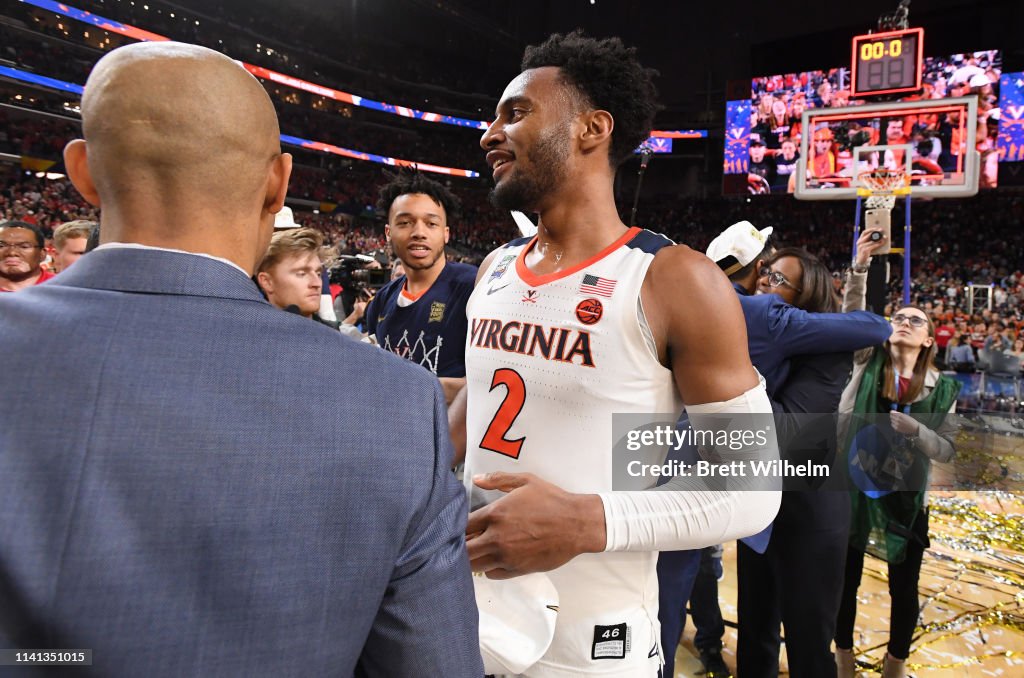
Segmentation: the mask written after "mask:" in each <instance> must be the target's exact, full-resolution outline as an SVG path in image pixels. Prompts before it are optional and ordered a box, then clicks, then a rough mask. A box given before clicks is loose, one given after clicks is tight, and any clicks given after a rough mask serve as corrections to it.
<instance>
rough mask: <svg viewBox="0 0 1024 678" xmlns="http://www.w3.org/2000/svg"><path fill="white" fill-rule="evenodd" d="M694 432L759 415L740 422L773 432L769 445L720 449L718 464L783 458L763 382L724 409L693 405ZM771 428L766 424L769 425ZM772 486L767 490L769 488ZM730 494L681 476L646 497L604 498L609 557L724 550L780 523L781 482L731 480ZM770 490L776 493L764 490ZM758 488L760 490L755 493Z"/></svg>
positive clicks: (690, 410) (640, 493)
mask: <svg viewBox="0 0 1024 678" xmlns="http://www.w3.org/2000/svg"><path fill="white" fill-rule="evenodd" d="M686 412H687V414H688V415H689V417H690V421H691V423H692V424H693V426H694V428H695V429H696V428H704V427H707V428H715V426H716V425H719V424H720V422H715V423H711V422H709V421H708V420H709V419H713V418H715V417H714V416H712V415H715V416H721V415H744V414H760V415H762V416H760V417H753V418H750V419H743V418H741V419H740V421H744V422H747V425H750V423H751V422H754V421H758V422H761V424H759V425H764V426H767V427H768V428H769V429H770V434H769V435H768V444H767V445H763V446H751V447H746V448H743V449H740V450H730V449H729V448H728V447H716V448H715V450H716V452H717V456H718V461H719V462H720V463H729V462H731V461H749V460H752V459H758V460H764V461H772V460H777V459H778V458H779V450H778V445H777V443H776V439H775V431H774V425H773V422H772V419H771V413H772V407H771V402H770V401H769V400H768V394H767V392H766V391H765V386H764V379H761V380H760V383H759V384H758V385H757V386H756V387H754V388H752V389H751V390H749V391H747V392H746V393H743V394H742V395H739V396H737V397H735V398H733V399H732V400H729V401H727V402H722V403H708V404H704V405H688V406H687V407H686ZM766 422H767V423H766ZM766 483H767V484H766ZM728 485H729V487H728V488H727V489H709V487H708V483H707V482H706V481H705V480H704V479H700V478H694V477H690V476H677V477H675V478H673V479H672V480H671V481H669V482H668V483H666V484H664V485H662V486H660V487H657V488H651V489H650V490H645V491H631V492H604V493H601V494H600V495H599V496H600V497H601V501H602V502H603V503H604V519H605V526H606V531H607V535H608V537H607V543H606V545H605V550H606V551H677V550H683V549H697V548H703V547H705V546H712V545H714V544H721V543H722V542H725V541H731V540H733V539H738V538H740V537H748V536H750V535H752V534H757V533H758V532H760V531H761V530H763V529H764V528H765V527H767V526H768V525H769V524H771V522H772V520H774V519H775V514H776V513H778V511H779V502H780V501H781V499H782V493H781V491H779V489H778V487H779V486H780V483H779V482H778V481H776V480H768V481H766V480H765V479H764V478H760V479H754V478H739V479H730V480H729V483H728ZM765 487H770V488H771V489H762V488H765ZM754 488H759V489H754Z"/></svg>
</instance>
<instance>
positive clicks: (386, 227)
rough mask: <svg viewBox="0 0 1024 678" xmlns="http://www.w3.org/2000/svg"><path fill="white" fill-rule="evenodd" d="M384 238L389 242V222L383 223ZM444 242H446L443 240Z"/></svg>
mask: <svg viewBox="0 0 1024 678" xmlns="http://www.w3.org/2000/svg"><path fill="white" fill-rule="evenodd" d="M384 239H385V240H387V241H388V242H391V224H384ZM445 242H448V241H447V240H445Z"/></svg>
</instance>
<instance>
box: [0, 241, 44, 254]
mask: <svg viewBox="0 0 1024 678" xmlns="http://www.w3.org/2000/svg"><path fill="white" fill-rule="evenodd" d="M8 249H10V250H19V251H21V252H31V251H32V250H37V249H39V245H33V244H32V243H30V242H4V241H3V240H0V250H8Z"/></svg>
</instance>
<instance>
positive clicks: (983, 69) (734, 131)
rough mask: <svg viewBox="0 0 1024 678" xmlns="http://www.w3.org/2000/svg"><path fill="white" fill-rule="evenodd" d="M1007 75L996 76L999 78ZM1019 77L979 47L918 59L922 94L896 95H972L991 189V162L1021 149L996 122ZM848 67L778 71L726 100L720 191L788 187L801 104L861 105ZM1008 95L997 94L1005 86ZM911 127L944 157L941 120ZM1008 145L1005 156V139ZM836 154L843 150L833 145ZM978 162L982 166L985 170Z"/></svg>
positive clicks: (984, 175)
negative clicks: (854, 94)
mask: <svg viewBox="0 0 1024 678" xmlns="http://www.w3.org/2000/svg"><path fill="white" fill-rule="evenodd" d="M1007 75H1008V76H1010V77H1004V76H1007ZM1019 75H1021V74H1004V73H1003V72H1002V54H1001V52H1000V51H999V50H985V51H979V52H967V53H963V54H953V55H950V56H947V57H926V58H925V59H924V65H923V77H922V91H921V93H920V94H915V95H912V96H907V97H903V99H902V100H910V99H914V98H916V99H943V98H949V97H958V96H966V95H969V94H977V95H978V99H979V105H978V119H979V120H978V123H979V127H978V140H977V150H978V151H979V152H980V153H981V167H982V172H981V178H980V181H979V184H980V187H981V188H992V187H995V186H996V185H997V183H998V178H997V171H996V169H995V168H996V167H997V164H996V162H995V161H994V160H993V158H991V157H990V156H992V155H993V154H997V155H996V157H998V158H999V160H1000V161H1003V160H1009V159H1010V158H1011V157H1014V156H1015V155H1019V154H1020V153H1024V149H1021V148H1020V142H1021V140H1019V139H1016V140H1015V137H1012V132H1011V131H1003V132H1002V133H1001V130H1003V129H1004V128H1005V130H1009V126H1008V125H1005V124H1001V118H1003V117H1005V116H1007V115H1008V113H1013V112H1019V111H1016V109H1014V111H1007V110H1006V108H1005V107H1004V106H1003V104H1004V103H1005V102H1004V101H1003V99H1004V98H1006V99H1007V101H1011V100H1012V101H1018V100H1020V96H1021V94H1020V92H1017V91H1016V90H1017V89H1020V88H1021V86H1022V85H1020V84H1018V83H1022V80H1021V78H1020V77H1015V76H1019ZM850 78H851V72H850V69H849V68H848V67H842V68H832V69H829V70H822V71H804V72H802V73H788V74H785V75H769V76H762V77H757V78H754V79H753V80H752V83H751V93H750V98H749V99H742V100H736V101H728V102H726V119H725V159H724V160H725V162H724V175H725V176H724V179H723V192H724V193H725V194H727V195H728V194H754V195H764V194H768V193H787V192H792V190H793V189H792V182H790V181H789V179H790V177H791V175H792V173H793V172H795V171H796V168H797V162H798V160H799V157H800V155H799V154H800V138H801V135H803V134H804V133H805V130H803V129H801V126H802V123H801V116H802V115H803V112H804V110H805V109H807V108H840V107H844V106H855V105H859V104H864V103H867V101H866V100H864V99H851V96H850V92H851V89H852V87H851V81H850ZM1008 84H1009V85H1011V87H1010V89H1013V90H1014V91H1013V92H1004V89H1006V86H1007V85H1008ZM941 122H942V121H941V120H939V121H938V123H936V124H931V125H927V126H926V125H920V126H915V128H914V129H912V130H906V132H907V137H908V138H909V139H911V142H912V143H914V144H922V146H921V148H922V150H924V149H927V150H928V153H929V154H932V155H935V156H936V157H935V158H934V160H935V161H936V162H938V163H939V164H941V163H942V161H943V159H944V156H943V154H949V152H950V149H951V148H952V147H953V145H954V143H955V142H954V140H953V139H951V138H946V137H948V135H949V131H948V126H944V125H942V124H941ZM1011 143H1012V144H1015V145H1016V146H1015V148H1013V149H1012V150H1013V152H1012V153H1011V147H1010V144H1011ZM836 150H837V151H844V150H847V151H848V150H850V149H842V148H839V149H836ZM986 167H987V168H988V171H986Z"/></svg>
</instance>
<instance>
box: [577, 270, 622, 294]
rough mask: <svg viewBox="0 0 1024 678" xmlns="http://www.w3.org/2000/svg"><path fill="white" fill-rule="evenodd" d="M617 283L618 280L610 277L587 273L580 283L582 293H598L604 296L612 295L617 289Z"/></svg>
mask: <svg viewBox="0 0 1024 678" xmlns="http://www.w3.org/2000/svg"><path fill="white" fill-rule="evenodd" d="M615 283H616V281H615V280H612V279H610V278H601V277H598V276H596V275H590V274H589V273H587V274H586V275H584V276H583V282H582V283H580V294H597V295H600V296H602V297H610V296H612V292H614V291H615Z"/></svg>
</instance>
